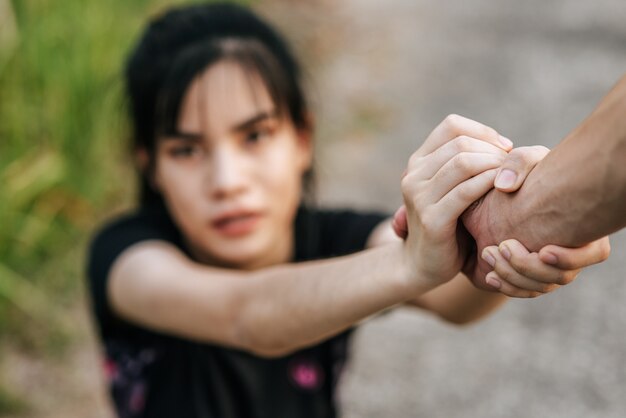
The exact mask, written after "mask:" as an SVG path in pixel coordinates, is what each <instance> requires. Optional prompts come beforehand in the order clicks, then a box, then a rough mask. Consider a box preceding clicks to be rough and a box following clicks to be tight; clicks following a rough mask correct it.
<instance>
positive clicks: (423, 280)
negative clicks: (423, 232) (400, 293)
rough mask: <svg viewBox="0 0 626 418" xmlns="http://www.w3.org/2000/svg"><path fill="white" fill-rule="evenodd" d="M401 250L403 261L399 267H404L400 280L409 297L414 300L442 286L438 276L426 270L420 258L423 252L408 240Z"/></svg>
mask: <svg viewBox="0 0 626 418" xmlns="http://www.w3.org/2000/svg"><path fill="white" fill-rule="evenodd" d="M399 250H400V251H398V255H399V257H400V260H401V261H400V263H399V265H401V266H402V268H401V269H400V270H401V273H400V276H401V277H400V279H401V280H402V282H403V283H404V286H405V287H406V289H407V290H406V291H407V295H410V296H411V298H414V297H416V296H419V295H421V294H423V293H425V292H428V291H429V290H432V289H434V288H435V287H437V286H439V285H440V284H442V282H441V278H440V277H439V276H438V275H436V274H432V272H429V271H428V270H426V269H425V268H424V263H423V260H422V258H421V257H422V256H420V254H422V252H420V251H418V250H417V249H415V248H414V247H413V246H411V245H410V242H409V241H408V240H407V241H405V242H403V243H401V247H400V248H399Z"/></svg>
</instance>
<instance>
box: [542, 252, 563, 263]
mask: <svg viewBox="0 0 626 418" xmlns="http://www.w3.org/2000/svg"><path fill="white" fill-rule="evenodd" d="M541 259H542V260H543V262H544V263H548V264H556V263H558V262H559V259H558V258H557V257H556V255H554V254H552V253H546V254H545V255H544V256H543V257H541Z"/></svg>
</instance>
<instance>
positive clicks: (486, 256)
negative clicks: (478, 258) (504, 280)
mask: <svg viewBox="0 0 626 418" xmlns="http://www.w3.org/2000/svg"><path fill="white" fill-rule="evenodd" d="M482 258H483V260H485V261H486V262H487V263H488V264H489V265H490V266H491V267H493V266H495V265H496V259H495V257H494V256H493V255H491V253H490V252H489V251H486V250H485V251H483V256H482Z"/></svg>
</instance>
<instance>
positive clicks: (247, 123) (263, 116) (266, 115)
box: [232, 110, 278, 131]
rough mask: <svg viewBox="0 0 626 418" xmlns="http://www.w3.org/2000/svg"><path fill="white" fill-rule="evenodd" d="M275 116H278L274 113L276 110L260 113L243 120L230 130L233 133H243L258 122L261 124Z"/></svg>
mask: <svg viewBox="0 0 626 418" xmlns="http://www.w3.org/2000/svg"><path fill="white" fill-rule="evenodd" d="M277 116H278V113H277V112H276V110H270V111H262V112H259V113H257V114H256V115H254V116H252V117H250V118H248V119H246V120H244V121H243V122H240V123H238V124H236V125H235V126H234V127H233V128H232V130H233V131H245V130H246V129H249V128H250V127H252V126H254V125H256V124H257V123H259V122H262V121H264V120H267V119H273V118H275V117H277Z"/></svg>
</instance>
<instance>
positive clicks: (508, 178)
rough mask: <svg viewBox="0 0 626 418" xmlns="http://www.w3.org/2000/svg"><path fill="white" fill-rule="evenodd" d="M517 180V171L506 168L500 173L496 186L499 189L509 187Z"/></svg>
mask: <svg viewBox="0 0 626 418" xmlns="http://www.w3.org/2000/svg"><path fill="white" fill-rule="evenodd" d="M515 180H517V174H516V173H515V171H513V170H509V169H508V168H505V169H503V170H501V171H500V172H499V173H498V177H496V182H495V186H496V187H497V188H499V189H508V188H509V187H512V186H513V185H514V184H515Z"/></svg>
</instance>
